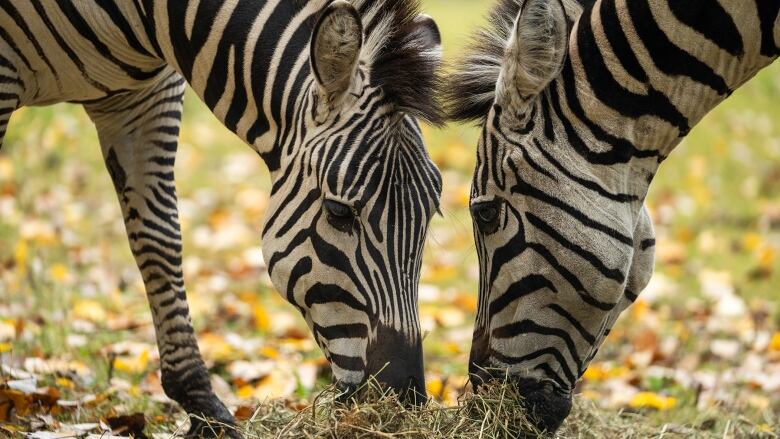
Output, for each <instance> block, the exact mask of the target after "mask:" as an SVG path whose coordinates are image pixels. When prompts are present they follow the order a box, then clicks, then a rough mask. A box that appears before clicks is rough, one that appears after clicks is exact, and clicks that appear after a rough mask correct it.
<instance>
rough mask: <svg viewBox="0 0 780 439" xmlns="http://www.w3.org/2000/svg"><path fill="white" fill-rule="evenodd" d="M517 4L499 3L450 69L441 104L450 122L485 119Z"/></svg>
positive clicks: (514, 1) (506, 0)
mask: <svg viewBox="0 0 780 439" xmlns="http://www.w3.org/2000/svg"><path fill="white" fill-rule="evenodd" d="M521 3H522V1H521V0H500V1H499V2H498V4H497V5H496V6H495V7H494V8H493V10H492V11H491V12H490V15H489V17H488V20H489V22H488V24H487V26H486V27H483V28H482V29H480V30H478V31H477V32H476V33H475V34H474V35H472V37H471V42H470V43H469V44H467V47H469V48H470V49H468V51H467V52H466V53H465V55H463V56H462V57H461V58H460V59H459V60H458V61H457V62H456V64H455V65H454V68H453V71H452V74H451V75H450V76H449V84H448V87H447V90H445V91H444V101H445V103H446V107H447V113H448V117H449V118H450V119H452V120H456V121H463V122H473V121H481V120H483V119H484V118H485V117H487V114H488V112H489V111H490V107H491V106H492V105H493V102H494V101H495V98H496V84H497V82H498V79H499V76H500V74H501V66H502V65H503V63H504V51H505V50H506V45H507V42H508V41H509V38H510V36H511V34H512V31H513V29H514V24H515V19H516V18H517V15H518V14H519V13H520V6H521Z"/></svg>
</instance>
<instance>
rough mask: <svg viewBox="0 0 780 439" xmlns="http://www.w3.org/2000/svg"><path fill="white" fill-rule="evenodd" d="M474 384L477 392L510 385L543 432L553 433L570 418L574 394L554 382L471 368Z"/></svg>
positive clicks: (529, 418) (496, 370) (501, 370)
mask: <svg viewBox="0 0 780 439" xmlns="http://www.w3.org/2000/svg"><path fill="white" fill-rule="evenodd" d="M470 375H471V382H472V383H473V385H474V388H475V390H477V391H478V392H479V391H480V390H482V389H485V388H486V387H487V386H489V385H491V384H493V383H502V382H509V383H511V385H513V386H515V388H516V389H517V391H518V394H519V395H520V397H521V398H522V401H520V404H521V405H522V406H523V408H525V410H526V411H527V412H528V420H529V421H530V422H531V423H532V424H533V425H534V427H535V428H536V429H538V430H539V431H541V432H547V433H554V432H555V431H556V430H558V428H560V426H561V424H563V421H564V420H565V419H566V417H567V416H569V412H571V407H572V397H571V392H567V391H564V390H562V389H561V388H560V387H559V386H558V385H557V384H556V383H555V382H553V381H551V380H539V379H537V378H529V377H520V376H517V375H514V376H513V375H508V374H507V371H506V369H500V368H489V369H486V368H479V367H477V366H475V365H474V364H472V370H471V373H470Z"/></svg>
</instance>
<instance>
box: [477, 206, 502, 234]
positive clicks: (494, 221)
mask: <svg viewBox="0 0 780 439" xmlns="http://www.w3.org/2000/svg"><path fill="white" fill-rule="evenodd" d="M500 213H501V205H500V204H499V202H498V201H497V200H495V201H486V202H482V203H477V204H474V205H472V206H471V216H472V217H473V218H474V221H475V222H476V223H477V226H478V227H479V229H480V230H481V231H482V233H484V234H486V235H488V234H491V233H493V232H495V231H496V230H498V219H499V214H500Z"/></svg>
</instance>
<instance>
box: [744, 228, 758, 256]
mask: <svg viewBox="0 0 780 439" xmlns="http://www.w3.org/2000/svg"><path fill="white" fill-rule="evenodd" d="M759 245H761V235H759V234H758V233H755V232H750V233H747V234H745V236H744V237H742V247H743V248H744V249H745V250H747V251H749V252H752V251H754V250H755V249H757V248H758V246H759Z"/></svg>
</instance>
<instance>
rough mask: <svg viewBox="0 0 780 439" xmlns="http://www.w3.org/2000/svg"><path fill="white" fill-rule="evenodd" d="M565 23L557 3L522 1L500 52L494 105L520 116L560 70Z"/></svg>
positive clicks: (565, 45) (565, 40)
mask: <svg viewBox="0 0 780 439" xmlns="http://www.w3.org/2000/svg"><path fill="white" fill-rule="evenodd" d="M568 39H569V32H568V23H567V21H566V11H565V9H564V8H563V4H562V3H561V0H526V1H525V4H523V7H522V9H521V10H520V13H519V14H518V16H517V19H516V21H515V27H514V32H513V33H512V35H511V37H510V39H509V43H508V44H507V47H506V50H505V53H504V66H503V67H502V69H501V74H500V77H499V80H498V84H497V90H496V103H498V104H499V105H501V106H503V107H506V109H507V110H509V111H507V113H508V114H507V115H511V116H513V117H518V116H519V117H523V116H524V115H525V114H526V113H527V112H528V110H529V106H530V104H531V103H532V102H533V99H534V98H535V97H536V96H537V95H538V94H539V93H541V92H542V91H543V90H544V89H545V88H546V87H547V86H548V85H549V84H550V82H551V81H552V80H553V79H555V78H556V77H557V76H558V75H559V74H560V72H561V69H562V68H563V63H564V61H565V59H566V52H567V49H568Z"/></svg>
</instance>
